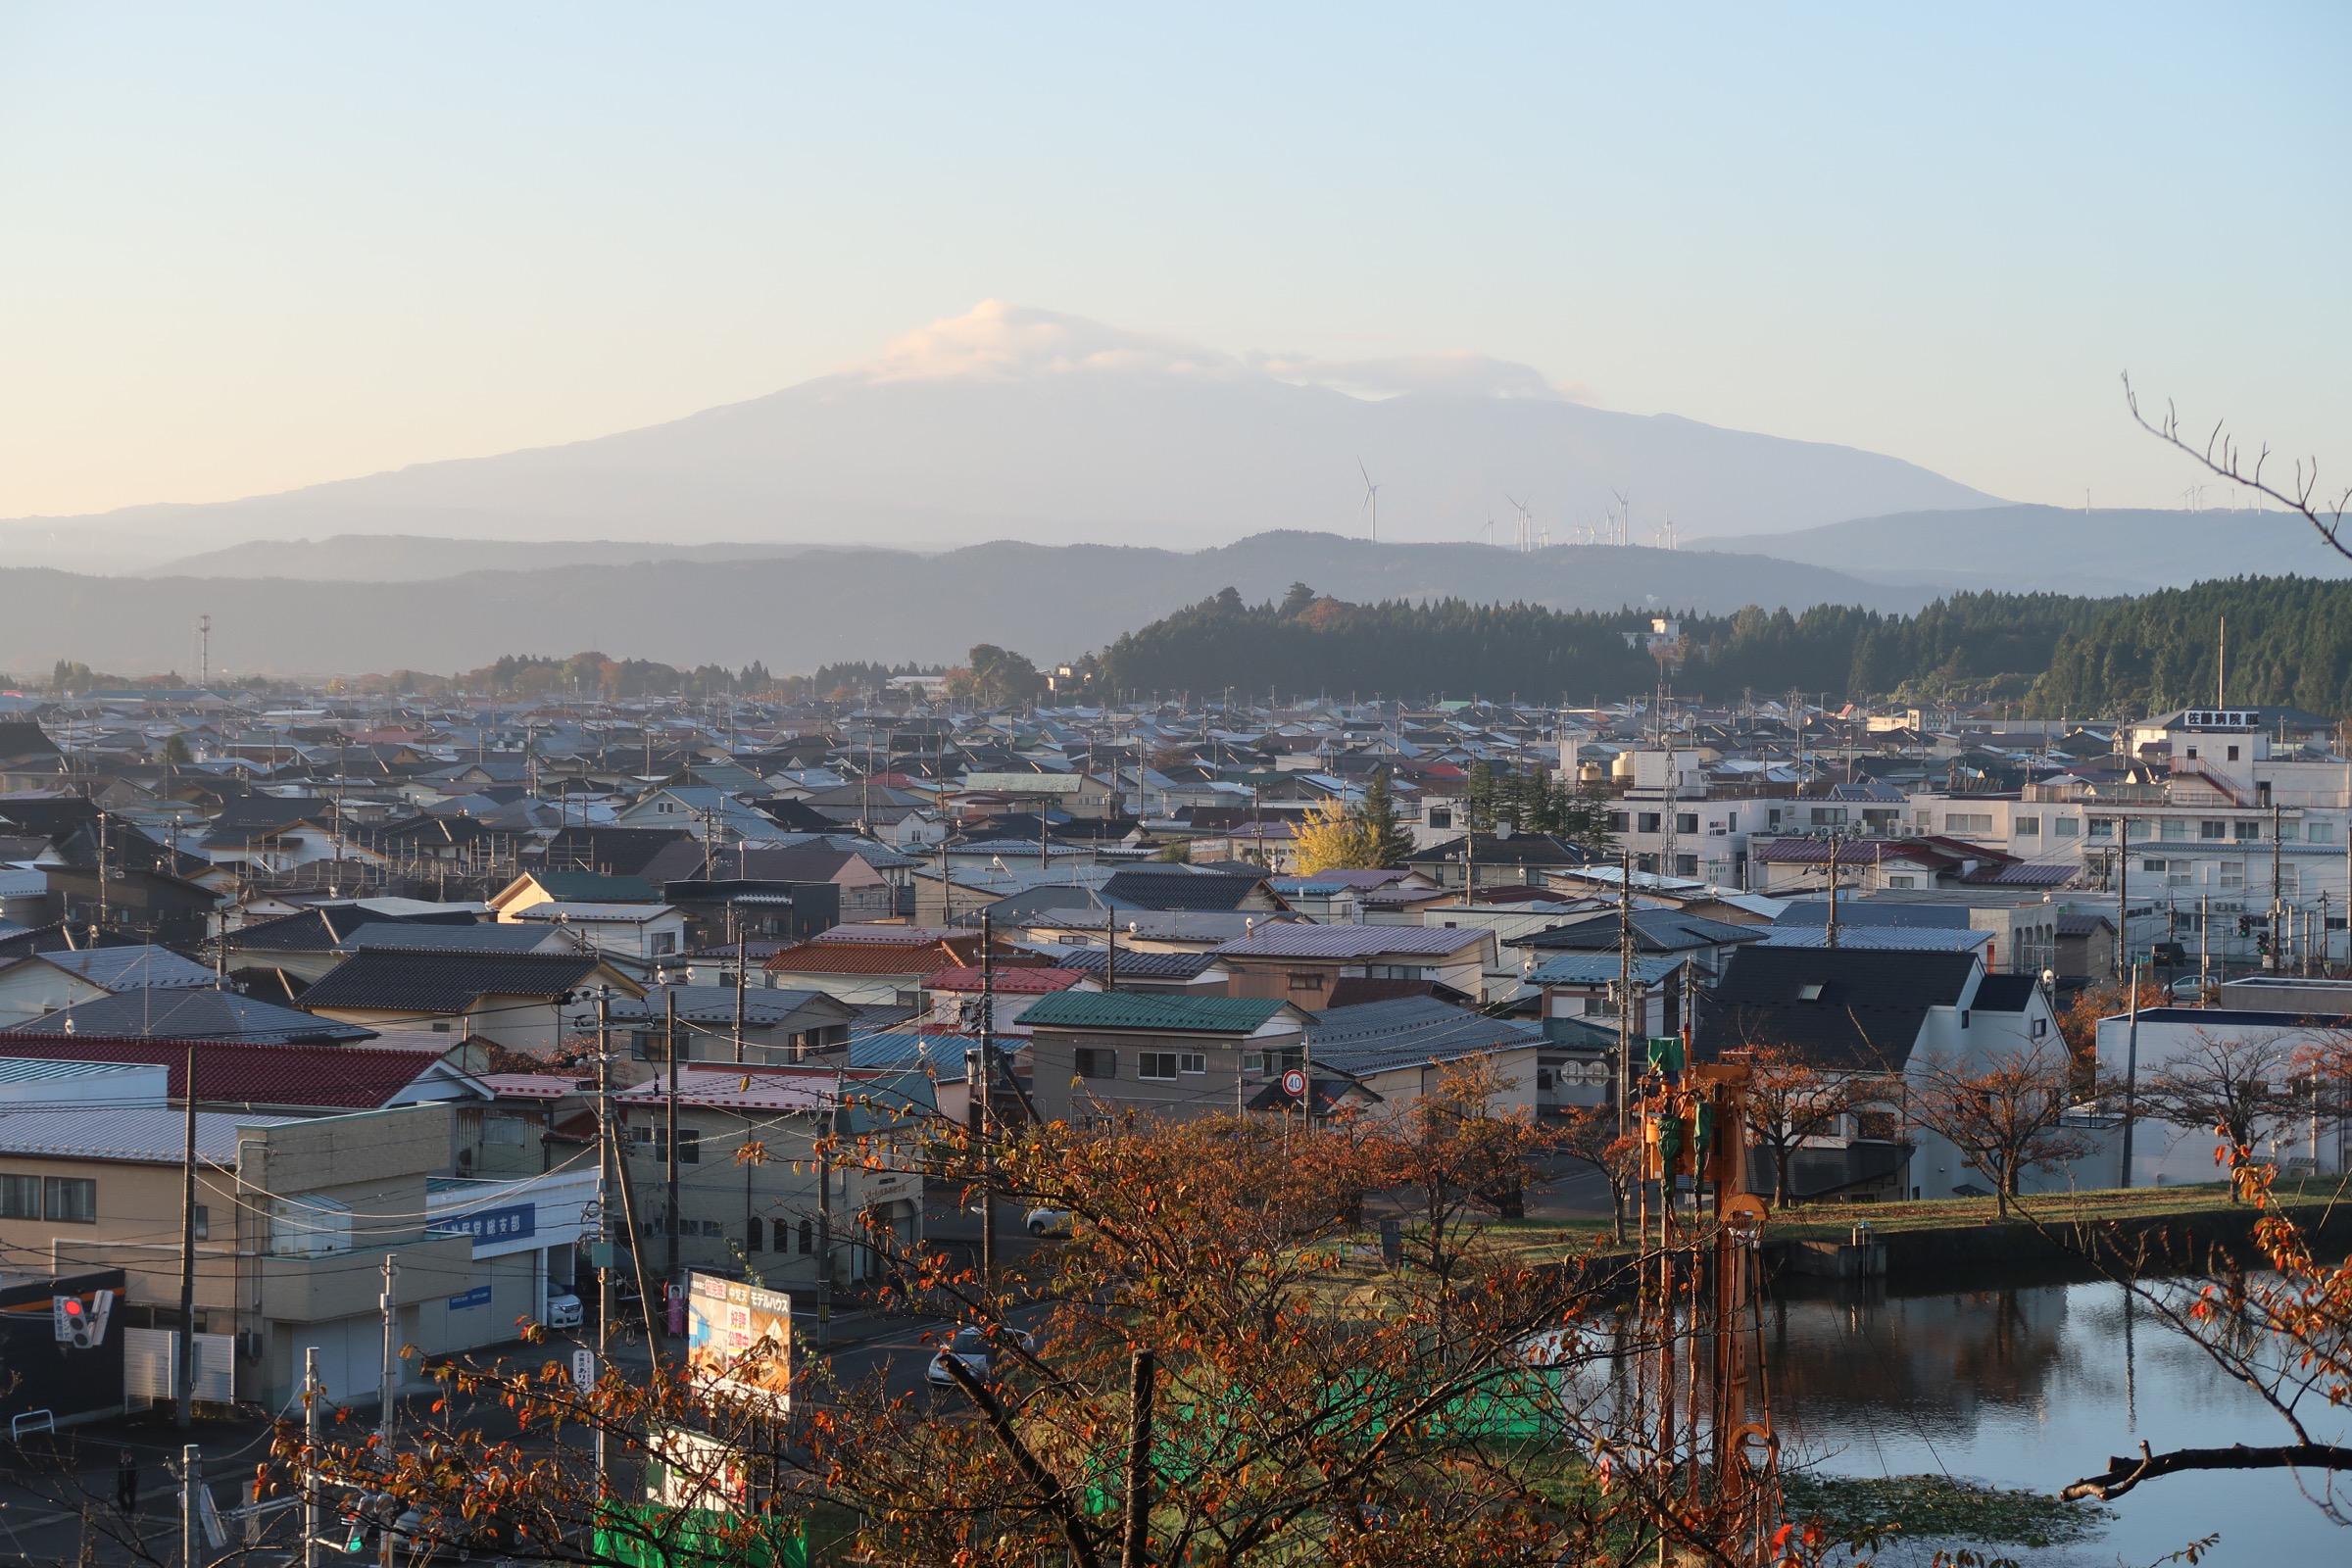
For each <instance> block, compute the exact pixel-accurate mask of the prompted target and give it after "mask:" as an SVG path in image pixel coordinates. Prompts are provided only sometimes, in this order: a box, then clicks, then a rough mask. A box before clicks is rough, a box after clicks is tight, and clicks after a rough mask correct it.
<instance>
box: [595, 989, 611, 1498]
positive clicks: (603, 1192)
mask: <svg viewBox="0 0 2352 1568" xmlns="http://www.w3.org/2000/svg"><path fill="white" fill-rule="evenodd" d="M596 1240H597V1246H598V1247H599V1248H601V1249H602V1251H601V1252H600V1253H599V1254H598V1255H599V1261H598V1263H597V1265H596V1370H597V1375H598V1376H599V1377H602V1376H603V1375H604V1370H605V1364H606V1360H607V1358H608V1357H609V1356H610V1355H611V1354H612V1349H613V988H612V987H611V986H598V987H597V988H596ZM611 1442H612V1440H611V1437H610V1435H609V1434H608V1433H607V1432H606V1430H605V1427H604V1424H603V1423H601V1422H600V1423H598V1425H597V1429H596V1495H597V1497H598V1499H599V1500H600V1501H601V1500H603V1499H604V1498H607V1497H610V1496H612V1495H613V1454H612V1448H611Z"/></svg>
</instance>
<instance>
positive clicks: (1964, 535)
mask: <svg viewBox="0 0 2352 1568" xmlns="http://www.w3.org/2000/svg"><path fill="white" fill-rule="evenodd" d="M1701 548H1703V549H1709V550H1716V549H1739V550H1748V551H1754V552H1755V553H1757V554H1759V555H1766V556H1771V557H1773V558H1774V559H1776V560H1780V561H1796V562H1807V563H1811V564H1817V565H1822V566H1830V567H1834V568H1836V569H1837V570H1838V571H1842V572H1847V573H1850V574H1851V575H1853V576H1856V577H1861V578H1864V579H1866V580H1869V581H1874V582H1901V583H1915V582H1936V583H1945V584H1950V585H1952V586H1956V587H1969V588H2007V589H2045V590H2049V591H2051V592H2056V593H2075V594H2092V595H2101V594H2144V593H2151V592H2154V591H2155V590H2157V589H2160V588H2177V587H2185V586H2187V585H2189V584H2191V583H2195V582H2203V581H2208V580H2211V579H2217V578H2225V577H2241V576H2303V577H2342V576H2352V562H2346V561H2345V560H2344V559H2343V558H2342V557H2341V556H2338V555H2336V554H2334V553H2333V552H2331V551H2329V550H2327V549H2326V548H2325V547H2324V546H2322V545H2321V544H2320V542H2319V540H2318V539H2316V538H2315V537H2314V536H2313V534H2312V531H2311V526H2310V524H2308V523H2306V522H2305V521H2304V520H2303V519H2302V518H2301V517H2297V516H2294V515H2290V514H2287V513H2283V512H2250V511H2241V512H2229V511H2215V512H2158V511H2143V510H2134V509H2123V508H2109V509H2106V510H2095V511H2089V512H2084V511H2080V510H2077V509H2075V508H2071V507H2040V506H2011V505H2002V506H1997V507H1983V508H1971V509H1969V510H1967V511H1964V512H1948V511H1936V512H1908V513H1897V514H1895V515H1890V516H1879V517H1856V518H1852V519H1850V520H1848V521H1845V522H1835V523H1830V524H1827V525H1825V526H1823V527H1818V528H1805V529H1801V530H1798V531H1796V532H1792V533H1772V534H1747V535H1742V536H1740V538H1737V539H1710V540H1708V541H1707V542H1706V543H1705V545H1703V546H1702V547H1701Z"/></svg>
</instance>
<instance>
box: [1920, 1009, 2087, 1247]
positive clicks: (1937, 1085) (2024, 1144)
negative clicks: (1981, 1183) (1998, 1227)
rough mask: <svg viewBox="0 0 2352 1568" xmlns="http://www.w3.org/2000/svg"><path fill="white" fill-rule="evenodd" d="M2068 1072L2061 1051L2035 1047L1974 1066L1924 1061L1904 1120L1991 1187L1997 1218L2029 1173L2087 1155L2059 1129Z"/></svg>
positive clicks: (2069, 1087)
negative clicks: (1945, 1145) (1942, 1143)
mask: <svg viewBox="0 0 2352 1568" xmlns="http://www.w3.org/2000/svg"><path fill="white" fill-rule="evenodd" d="M2073 1103H2074V1073H2073V1068H2072V1063H2071V1062H2070V1060H2069V1058H2068V1056H2067V1054H2066V1053H2065V1051H2064V1050H2063V1049H2061V1048H2059V1047H2057V1046H2055V1045H2054V1044H2052V1043H2051V1042H2049V1041H2035V1042H2033V1043H2032V1044H2030V1045H2027V1046H2024V1047H2021V1048H2019V1049H2017V1050H2014V1051H2007V1052H2001V1053H1998V1054H1994V1055H1992V1056H1990V1057H1989V1058H1986V1059H1985V1060H1982V1061H1977V1062H1958V1061H1954V1060H1950V1059H1948V1058H1943V1057H1934V1056H1931V1057H1929V1058H1927V1059H1926V1060H1925V1061H1924V1062H1923V1063H1922V1065H1921V1073H1920V1077H1919V1080H1918V1086H1917V1090H1916V1092H1915V1093H1914V1094H1913V1096H1912V1099H1911V1116H1912V1119H1913V1120H1915V1121H1917V1122H1918V1123H1919V1124H1920V1125H1921V1126H1923V1127H1925V1128H1927V1129H1928V1130H1929V1131H1930V1132H1933V1133H1936V1134H1939V1135H1940V1136H1942V1137H1943V1138H1944V1139H1945V1140H1947V1141H1948V1142H1949V1143H1950V1144H1951V1145H1952V1147H1953V1148H1955V1149H1957V1150H1958V1151H1959V1152H1960V1157H1961V1159H1962V1160H1963V1161H1965V1162H1966V1163H1967V1165H1968V1167H1969V1168H1970V1169H1971V1170H1974V1171H1976V1172H1978V1173H1979V1174H1981V1175H1983V1176H1984V1177H1985V1179H1986V1180H1987V1181H1989V1182H1991V1183H1992V1192H1993V1198H1994V1201H1995V1203H1996V1206H1997V1207H1998V1209H1999V1212H2000V1214H2001V1216H2002V1217H2003V1218H2007V1217H2008V1214H2009V1209H2010V1205H2011V1204H2012V1203H2013V1202H2014V1201H2016V1198H2017V1193H2018V1187H2019V1184H2020V1182H2021V1180H2022V1178H2023V1177H2024V1176H2025V1173H2026V1172H2027V1171H2030V1170H2054V1169H2056V1168H2057V1167H2059V1166H2061V1165H2063V1164H2065V1163H2066V1162H2067V1161H2068V1160H2071V1159H2076V1158H2079V1157H2081V1156H2082V1155H2083V1154H2085V1153H2087V1152H2089V1151H2090V1143H2089V1141H2088V1140H2087V1139H2086V1138H2084V1137H2083V1136H2082V1135H2081V1134H2079V1133H2076V1132H2074V1131H2072V1130H2070V1129H2069V1128H2068V1127H2067V1126H2066V1115H2067V1112H2068V1110H2069V1109H2071V1108H2072V1105H2073Z"/></svg>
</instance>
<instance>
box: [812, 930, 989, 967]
mask: <svg viewBox="0 0 2352 1568" xmlns="http://www.w3.org/2000/svg"><path fill="white" fill-rule="evenodd" d="M979 945H980V939H979V938H978V937H977V936H974V937H973V938H972V939H971V941H970V942H968V943H960V944H959V943H949V942H905V943H903V942H804V943H802V944H801V945H800V946H799V947H797V948H786V949H785V950H784V951H783V952H781V953H779V954H777V955H776V956H774V957H772V958H770V959H768V960H767V967H768V968H769V969H771V970H776V971H778V972H781V973H786V974H929V973H931V972H932V971H933V970H935V969H938V968H940V967H941V966H942V965H943V964H955V963H961V962H963V961H964V960H965V959H966V958H968V957H970V956H972V955H973V953H974V952H975V951H976V950H977V949H978V947H979ZM958 949H960V950H961V951H958Z"/></svg>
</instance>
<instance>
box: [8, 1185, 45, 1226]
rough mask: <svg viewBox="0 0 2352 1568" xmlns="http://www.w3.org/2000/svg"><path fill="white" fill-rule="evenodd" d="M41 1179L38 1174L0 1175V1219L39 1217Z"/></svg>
mask: <svg viewBox="0 0 2352 1568" xmlns="http://www.w3.org/2000/svg"><path fill="white" fill-rule="evenodd" d="M40 1217H41V1179H40V1178H39V1177H38V1176H0V1219H39V1218H40Z"/></svg>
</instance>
